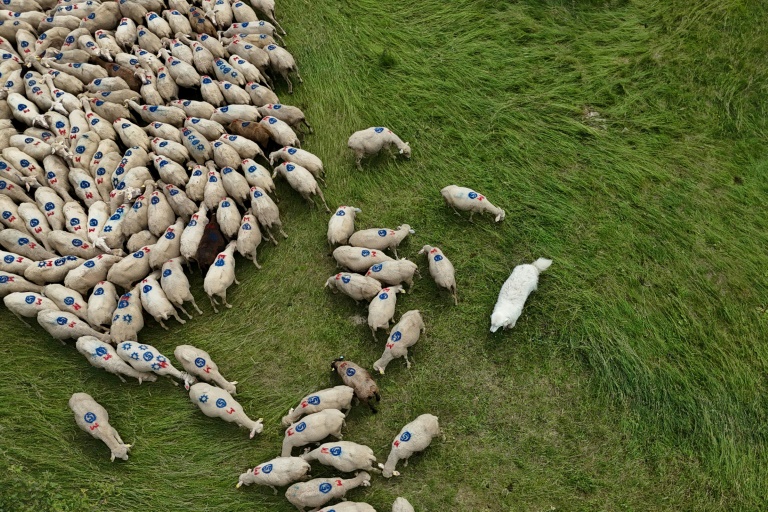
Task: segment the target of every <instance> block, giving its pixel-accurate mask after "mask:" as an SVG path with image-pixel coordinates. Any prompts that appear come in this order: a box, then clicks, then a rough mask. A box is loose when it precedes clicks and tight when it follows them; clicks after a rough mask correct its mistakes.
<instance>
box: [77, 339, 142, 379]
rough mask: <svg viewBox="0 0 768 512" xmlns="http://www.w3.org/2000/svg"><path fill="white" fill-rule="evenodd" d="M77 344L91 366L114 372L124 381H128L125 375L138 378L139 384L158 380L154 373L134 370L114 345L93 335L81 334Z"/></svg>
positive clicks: (78, 349)
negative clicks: (118, 353) (121, 357)
mask: <svg viewBox="0 0 768 512" xmlns="http://www.w3.org/2000/svg"><path fill="white" fill-rule="evenodd" d="M75 346H76V347H77V351H78V352H80V353H81V354H82V355H84V356H85V357H86V359H88V362H89V363H91V366H95V367H96V368H102V369H103V370H106V371H108V372H109V373H113V374H115V375H117V377H118V378H119V379H120V380H121V381H123V382H126V380H125V379H124V378H123V375H125V376H126V377H133V378H135V379H138V381H139V384H141V383H142V382H143V381H145V380H146V381H147V382H155V381H156V380H157V377H156V376H155V374H154V373H148V372H140V371H137V370H134V369H133V367H131V366H130V365H129V364H128V363H126V362H125V361H123V360H122V359H120V356H118V355H117V352H116V351H115V349H114V348H112V345H110V344H109V343H104V342H103V341H100V340H99V339H97V338H94V337H93V336H80V337H79V338H77V343H75Z"/></svg>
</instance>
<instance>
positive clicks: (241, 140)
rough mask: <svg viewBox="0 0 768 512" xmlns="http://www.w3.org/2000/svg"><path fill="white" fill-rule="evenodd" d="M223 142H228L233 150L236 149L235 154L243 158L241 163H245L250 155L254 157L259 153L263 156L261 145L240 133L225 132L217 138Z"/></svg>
mask: <svg viewBox="0 0 768 512" xmlns="http://www.w3.org/2000/svg"><path fill="white" fill-rule="evenodd" d="M218 140H220V141H221V142H223V143H224V144H229V145H230V146H232V147H233V148H234V149H235V151H237V154H238V155H240V158H242V159H243V164H244V163H245V160H246V159H249V158H250V157H254V158H256V157H257V156H259V155H261V156H264V152H263V151H262V150H261V147H259V145H258V144H257V143H255V142H254V141H252V140H250V139H248V138H246V137H241V136H240V135H232V134H231V133H225V134H224V135H222V136H221V137H219V139H218ZM243 170H245V169H243Z"/></svg>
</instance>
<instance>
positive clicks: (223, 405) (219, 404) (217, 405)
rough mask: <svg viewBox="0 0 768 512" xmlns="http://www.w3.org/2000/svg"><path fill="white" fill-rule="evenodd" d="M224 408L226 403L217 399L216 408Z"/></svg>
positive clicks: (221, 399)
mask: <svg viewBox="0 0 768 512" xmlns="http://www.w3.org/2000/svg"><path fill="white" fill-rule="evenodd" d="M226 406H227V401H226V400H224V399H223V398H219V399H218V400H216V407H218V408H219V409H223V408H224V407H226Z"/></svg>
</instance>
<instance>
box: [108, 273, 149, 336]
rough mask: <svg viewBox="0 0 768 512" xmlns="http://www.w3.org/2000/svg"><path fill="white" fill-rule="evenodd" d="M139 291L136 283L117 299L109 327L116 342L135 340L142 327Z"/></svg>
mask: <svg viewBox="0 0 768 512" xmlns="http://www.w3.org/2000/svg"><path fill="white" fill-rule="evenodd" d="M140 293H141V292H140V291H139V285H138V284H137V285H136V286H134V287H133V288H132V289H131V290H130V291H127V292H125V293H124V294H123V295H121V296H120V300H118V301H117V309H115V311H114V313H113V316H112V326H111V327H110V329H109V332H110V334H111V335H112V338H113V339H114V341H115V342H116V343H119V342H121V341H126V340H137V339H138V338H139V331H141V330H142V329H143V328H144V316H143V315H142V308H141V297H140Z"/></svg>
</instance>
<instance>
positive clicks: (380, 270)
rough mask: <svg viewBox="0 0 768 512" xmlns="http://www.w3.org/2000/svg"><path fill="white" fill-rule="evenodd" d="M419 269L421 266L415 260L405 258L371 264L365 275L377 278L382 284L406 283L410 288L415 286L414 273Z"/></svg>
mask: <svg viewBox="0 0 768 512" xmlns="http://www.w3.org/2000/svg"><path fill="white" fill-rule="evenodd" d="M418 271H419V267H418V266H416V264H415V263H414V262H412V261H408V260H407V259H405V258H403V259H400V260H395V261H385V262H383V263H376V264H375V265H371V268H369V269H368V272H366V273H365V275H366V276H368V277H372V278H374V279H376V280H377V281H379V282H380V283H381V284H389V285H396V284H401V283H405V284H407V285H408V287H409V288H413V274H415V273H418Z"/></svg>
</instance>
